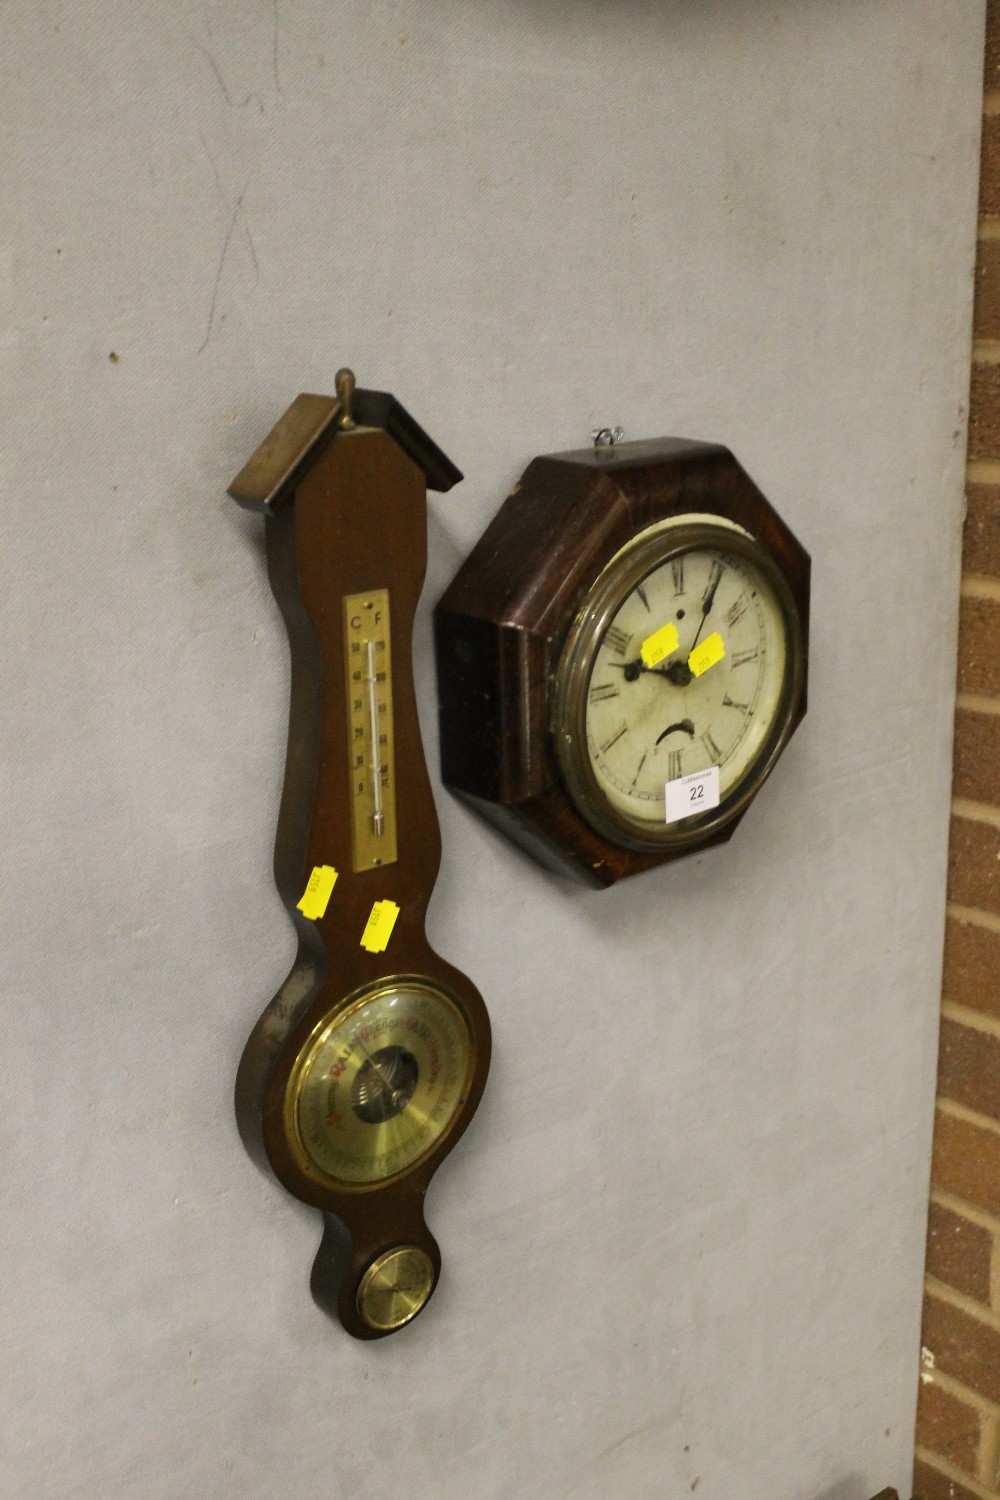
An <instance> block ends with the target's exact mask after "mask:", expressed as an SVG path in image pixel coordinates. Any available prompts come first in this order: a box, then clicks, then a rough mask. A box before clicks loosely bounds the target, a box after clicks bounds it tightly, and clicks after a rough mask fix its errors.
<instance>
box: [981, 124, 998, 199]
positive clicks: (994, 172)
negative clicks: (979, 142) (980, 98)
mask: <svg viewBox="0 0 1000 1500" xmlns="http://www.w3.org/2000/svg"><path fill="white" fill-rule="evenodd" d="M979 212H980V213H983V214H997V213H1000V116H997V115H986V117H985V118H984V120H983V146H982V152H981V154H980V158H979Z"/></svg>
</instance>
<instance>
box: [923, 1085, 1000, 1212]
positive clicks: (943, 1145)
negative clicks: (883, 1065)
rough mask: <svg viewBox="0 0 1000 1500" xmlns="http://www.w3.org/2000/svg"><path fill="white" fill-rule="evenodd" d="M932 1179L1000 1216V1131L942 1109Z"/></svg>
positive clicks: (937, 1125) (967, 1201)
mask: <svg viewBox="0 0 1000 1500" xmlns="http://www.w3.org/2000/svg"><path fill="white" fill-rule="evenodd" d="M931 1181H932V1182H933V1183H934V1186H935V1187H937V1188H940V1190H941V1191H942V1192H943V1193H953V1194H954V1196H955V1197H956V1198H961V1199H963V1201H964V1202H966V1203H971V1204H972V1205H973V1206H974V1207H975V1208H981V1209H982V1210H983V1211H984V1212H985V1213H988V1214H996V1215H997V1216H998V1217H1000V1134H998V1132H997V1131H995V1130H984V1129H983V1128H982V1127H981V1126H979V1125H972V1124H970V1122H969V1121H968V1120H959V1119H956V1117H955V1116H954V1115H949V1114H945V1112H944V1111H943V1110H939V1111H938V1116H937V1124H936V1127H935V1130H934V1160H933V1164H932V1167H931Z"/></svg>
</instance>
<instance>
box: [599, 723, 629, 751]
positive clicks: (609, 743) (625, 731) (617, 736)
mask: <svg viewBox="0 0 1000 1500" xmlns="http://www.w3.org/2000/svg"><path fill="white" fill-rule="evenodd" d="M623 734H628V725H627V724H622V726H621V728H620V729H617V730H615V733H614V734H613V735H612V736H611V738H610V739H609V740H605V742H604V744H603V745H602V746H601V754H602V755H607V753H608V751H609V750H610V749H611V746H612V745H617V743H618V741H619V740H620V739H621V737H622V735H623Z"/></svg>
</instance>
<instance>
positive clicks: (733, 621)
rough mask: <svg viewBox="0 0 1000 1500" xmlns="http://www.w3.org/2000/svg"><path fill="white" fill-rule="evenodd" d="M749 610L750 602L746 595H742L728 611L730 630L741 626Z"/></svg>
mask: <svg viewBox="0 0 1000 1500" xmlns="http://www.w3.org/2000/svg"><path fill="white" fill-rule="evenodd" d="M749 608H750V600H749V599H748V598H747V596H746V594H741V595H740V597H739V598H738V599H737V600H736V601H735V603H733V604H731V605H730V606H729V608H728V609H727V610H726V619H727V621H728V622H729V625H730V628H732V626H733V625H738V624H739V622H740V621H741V620H742V618H743V616H744V615H745V614H746V612H747V610H748V609H749Z"/></svg>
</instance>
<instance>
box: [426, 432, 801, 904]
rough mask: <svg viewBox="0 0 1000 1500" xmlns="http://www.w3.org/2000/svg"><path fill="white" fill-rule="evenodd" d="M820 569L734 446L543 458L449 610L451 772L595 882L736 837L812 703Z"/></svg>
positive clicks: (524, 840) (442, 694) (441, 630)
mask: <svg viewBox="0 0 1000 1500" xmlns="http://www.w3.org/2000/svg"><path fill="white" fill-rule="evenodd" d="M809 571H810V561H809V556H808V554H807V553H806V552H805V550H804V549H803V547H802V546H801V544H800V543H799V542H798V541H797V540H796V538H795V536H794V535H793V534H792V532H791V530H790V529H789V527H788V526H787V525H786V524H785V522H784V521H783V520H782V519H781V517H780V516H779V515H778V513H777V511H776V510H775V509H774V507H773V506H772V505H771V504H770V503H769V501H768V500H767V499H765V497H764V495H763V494H762V493H761V492H760V490H759V489H758V488H757V486H756V485H755V484H754V482H753V480H752V479H750V477H749V476H748V475H747V474H746V473H745V471H744V470H743V469H742V468H741V467H740V465H739V464H738V463H737V461H736V459H735V458H734V457H733V455H732V454H731V453H730V452H729V451H728V449H726V448H723V447H721V446H718V445H716V444H712V443H700V442H694V441H689V440H686V439H681V438H658V439H653V440H650V441H645V442H634V443H622V444H612V445H607V446H595V447H594V448H592V449H584V450H581V451H579V452H571V453H557V454H550V455H547V456H544V457H539V458H536V459H534V460H533V461H532V463H531V464H529V466H528V468H527V469H526V470H525V472H524V474H523V475H522V477H521V480H520V482H519V483H518V484H517V485H516V486H515V487H514V490H513V491H512V493H511V494H510V495H509V496H508V498H507V499H506V500H505V502H504V504H503V505H502V506H501V507H500V510H499V511H498V512H497V514H496V516H495V517H494V519H493V521H492V522H491V524H490V525H489V527H488V528H487V530H486V531H485V532H484V534H483V536H482V537H481V538H480V540H479V542H478V544H477V545H476V547H475V548H474V550H473V551H472V553H471V554H470V555H469V557H468V559H467V560H466V562H465V563H464V565H463V566H462V568H461V569H460V570H459V572H458V574H457V575H456V577H455V578H454V580H453V581H452V583H451V585H450V587H449V588H448V590H447V591H446V593H445V594H444V597H443V598H442V599H441V601H440V603H439V604H438V606H437V609H436V611H435V649H436V654H437V668H438V691H439V701H440V721H441V766H442V774H443V778H444V781H445V783H446V785H448V786H449V787H450V788H451V789H452V791H454V792H456V793H458V794H459V796H461V797H462V798H464V799H465V800H467V801H468V802H470V803H471V804H472V806H474V807H475V808H476V809H477V810H478V811H479V812H481V813H482V814H483V815H484V816H486V817H487V818H489V819H490V820H491V821H492V822H493V823H495V824H496V825H497V826H498V827H499V828H500V829H502V831H503V832H504V833H505V834H507V835H508V836H509V837H510V838H512V839H513V840H514V841H515V842H516V843H518V844H520V845H521V846H522V847H523V848H524V849H526V850H527V851H528V852H529V853H530V854H531V855H533V856H534V857H535V858H536V859H537V860H539V861H540V862H541V863H542V864H544V865H546V866H548V867H550V868H552V869H555V870H558V871H561V872H570V873H573V874H575V875H577V876H579V877H580V878H582V879H583V880H585V881H587V882H589V883H590V884H593V885H610V884H612V883H613V882H614V881H616V880H619V879H621V878H622V877H623V876H625V875H632V874H635V873H637V872H639V871H641V870H646V869H649V868H650V867H651V866H653V865H657V864H661V863H663V862H664V861H667V860H671V859H676V858H678V857H679V856H681V855H684V854H689V853H693V852H695V851H697V850H701V849H705V848H708V847H709V846H711V845H714V844H721V843H724V842H725V841H726V840H728V839H729V838H731V837H732V834H733V832H734V830H735V828H736V826H737V824H738V823H739V821H740V819H741V818H742V817H743V815H744V814H745V812H746V811H747V808H748V807H749V806H750V803H751V802H752V801H753V799H754V798H755V797H756V796H757V794H758V792H759V791H760V789H761V787H762V786H763V784H764V782H765V781H766V779H767V778H768V776H769V775H770V774H771V772H772V770H773V769H774V766H775V764H776V763H777V761H778V758H779V757H780V755H781V753H782V751H783V750H784V748H785V746H786V745H787V743H788V741H789V738H790V737H791V735H792V733H793V732H794V730H795V728H796V726H797V725H798V724H799V722H800V721H801V719H802V717H803V715H804V713H805V711H806V676H807V663H808V630H809Z"/></svg>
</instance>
